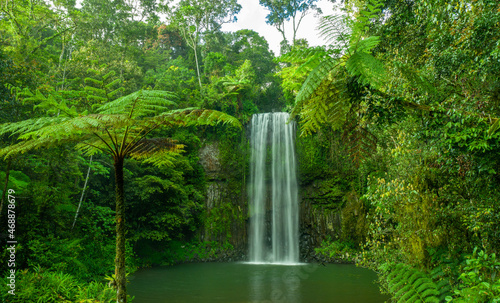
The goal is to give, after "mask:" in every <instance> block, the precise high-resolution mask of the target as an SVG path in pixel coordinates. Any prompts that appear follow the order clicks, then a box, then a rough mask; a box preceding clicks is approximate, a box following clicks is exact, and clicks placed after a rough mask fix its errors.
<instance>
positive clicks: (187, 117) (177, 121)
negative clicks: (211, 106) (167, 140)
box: [155, 107, 242, 128]
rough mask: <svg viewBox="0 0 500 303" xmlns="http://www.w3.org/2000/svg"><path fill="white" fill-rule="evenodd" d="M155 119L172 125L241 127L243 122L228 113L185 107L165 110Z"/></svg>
mask: <svg viewBox="0 0 500 303" xmlns="http://www.w3.org/2000/svg"><path fill="white" fill-rule="evenodd" d="M155 121H156V122H157V123H160V124H168V125H171V126H196V125H217V124H223V125H231V126H233V127H237V128H241V127H242V126H241V123H240V121H238V119H236V118H235V117H233V116H230V115H228V114H226V113H223V112H220V111H216V110H208V109H199V108H194V107H193V108H185V109H180V110H171V111H169V112H164V113H162V114H160V115H158V117H156V118H155Z"/></svg>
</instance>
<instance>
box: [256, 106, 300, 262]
mask: <svg viewBox="0 0 500 303" xmlns="http://www.w3.org/2000/svg"><path fill="white" fill-rule="evenodd" d="M288 119H289V115H288V113H266V114H256V115H253V117H252V121H251V136H250V145H251V158H250V184H249V191H248V192H249V204H250V205H249V206H250V231H249V254H250V262H255V263H267V262H270V263H286V264H288V263H297V262H299V233H298V228H299V211H298V193H297V175H296V166H297V165H296V159H295V147H294V136H295V123H294V122H290V123H287V122H288Z"/></svg>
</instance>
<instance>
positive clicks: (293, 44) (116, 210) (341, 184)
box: [0, 0, 500, 302]
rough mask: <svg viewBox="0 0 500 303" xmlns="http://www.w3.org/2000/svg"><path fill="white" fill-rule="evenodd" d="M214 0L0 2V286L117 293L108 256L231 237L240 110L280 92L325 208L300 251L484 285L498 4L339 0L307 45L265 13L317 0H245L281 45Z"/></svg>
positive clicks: (204, 246) (173, 254)
mask: <svg viewBox="0 0 500 303" xmlns="http://www.w3.org/2000/svg"><path fill="white" fill-rule="evenodd" d="M212 2H213V1H206V0H198V1H194V0H182V1H179V2H175V3H176V4H175V5H174V4H172V3H169V2H168V1H137V2H127V1H122V0H115V1H102V0H83V1H81V3H79V4H78V5H77V4H76V2H75V1H70V0H63V1H43V0H19V1H4V2H1V3H0V36H1V37H2V39H1V40H0V74H1V76H0V106H1V112H0V123H1V125H0V135H1V137H0V140H1V148H2V149H1V150H0V154H1V155H2V159H1V160H0V167H1V172H0V184H1V186H0V191H1V192H2V201H1V207H0V215H1V216H0V225H1V226H2V228H1V230H2V243H5V242H6V241H7V240H8V238H7V237H8V236H9V235H10V234H13V235H15V239H16V240H17V241H18V244H17V245H16V254H15V257H16V259H15V263H16V290H15V292H16V296H15V297H14V296H11V295H9V294H8V293H7V291H8V290H9V288H8V286H7V284H8V279H7V278H6V277H7V276H8V275H7V271H8V270H9V269H11V268H9V267H8V263H7V262H4V261H2V263H1V264H0V269H1V272H2V281H0V282H1V283H0V290H1V295H2V296H3V298H4V299H6V301H7V302H31V301H33V302H35V298H36V299H38V298H41V300H42V301H43V302H65V301H66V302H114V301H118V302H125V301H126V290H125V277H126V273H125V271H126V272H127V273H131V272H133V271H134V270H135V269H136V268H137V267H144V266H153V265H160V264H173V263H176V262H183V261H186V260H201V259H205V260H206V259H209V260H215V259H218V258H221V256H222V255H226V254H227V252H228V251H231V250H233V249H234V248H235V247H234V245H233V244H235V243H236V242H237V241H244V240H245V238H244V237H241V235H239V234H238V235H237V234H236V233H237V232H241V231H243V232H244V228H236V227H244V225H245V222H246V219H247V212H246V211H247V209H246V208H245V205H246V204H245V203H246V202H245V199H246V193H245V184H246V179H245V178H246V176H247V175H248V167H247V162H248V143H247V142H246V140H245V131H244V130H241V129H239V126H240V125H241V124H243V125H245V124H246V123H248V121H249V119H250V117H251V115H252V114H254V113H259V112H268V111H272V110H285V111H289V112H290V113H291V114H292V116H293V117H294V118H295V119H296V120H297V122H298V123H299V132H298V133H299V134H300V137H298V140H297V151H298V158H299V163H300V169H299V175H300V185H301V188H309V187H311V188H315V189H314V191H315V192H313V191H311V190H309V191H304V192H306V193H310V197H308V198H310V200H311V201H312V202H311V203H312V204H313V205H312V207H313V210H314V211H316V210H321V211H318V213H322V212H325V213H326V212H331V213H338V214H339V215H340V217H341V218H342V219H341V226H340V230H339V231H338V232H336V236H335V237H331V236H330V235H328V236H327V235H326V234H325V235H323V237H321V238H322V240H323V244H322V245H321V246H320V247H317V254H318V255H326V256H329V257H332V258H335V259H338V260H343V261H351V262H355V263H357V264H359V265H360V266H365V267H369V268H372V269H374V270H375V271H377V273H378V274H379V278H380V285H381V288H382V289H383V291H386V292H388V293H390V294H391V295H392V297H393V298H394V300H395V301H398V302H498V300H499V299H498V298H499V297H500V280H499V277H500V276H499V274H500V262H499V261H498V260H497V257H496V254H498V253H499V248H500V226H499V224H498V222H499V221H500V204H499V203H498V201H500V131H499V130H498V128H499V123H500V122H499V121H500V119H499V118H500V4H499V3H498V1H495V0H477V1H462V0H452V1H442V0H428V1H404V0H387V1H383V0H380V1H376V0H352V1H348V0H346V1H342V2H337V3H336V5H337V6H338V8H339V11H338V12H339V14H338V15H336V16H325V17H322V19H321V23H320V26H319V30H320V32H321V35H322V36H324V37H325V38H326V39H327V41H328V44H327V45H324V46H320V47H308V45H307V41H304V40H299V39H296V37H295V34H296V27H294V29H293V37H288V39H289V40H287V36H286V35H285V32H284V28H283V27H282V26H283V24H284V21H287V20H296V21H297V22H298V21H299V20H300V19H301V18H302V15H303V14H304V13H306V12H311V11H318V8H317V6H316V1H296V2H294V5H291V3H287V2H286V1H260V2H261V4H262V5H264V6H266V7H267V8H269V12H270V13H269V15H268V18H267V21H268V23H269V24H271V25H273V26H275V27H276V28H277V30H279V31H280V32H281V33H282V35H283V42H282V44H281V46H282V47H281V52H282V53H281V54H279V55H280V56H279V57H275V54H273V53H272V52H271V51H270V50H269V46H268V43H267V41H266V40H265V39H264V38H263V37H261V36H259V34H258V33H256V32H254V31H252V30H240V31H237V32H235V33H227V32H222V31H221V25H222V24H223V23H227V22H232V21H234V18H235V16H236V15H237V14H238V12H239V11H240V9H241V7H240V5H239V4H238V3H237V2H236V1H223V2H221V1H219V2H220V3H212ZM131 3H132V4H133V5H132V4H131ZM278 4H280V5H278ZM285 4H288V5H285ZM299 24H300V22H298V23H297V24H296V25H297V27H298V26H299ZM276 55H278V54H276ZM206 146H217V148H218V157H219V160H220V161H219V162H220V163H219V166H220V167H219V171H217V172H216V173H214V172H207V171H206V170H205V169H204V167H203V166H202V164H200V162H201V161H200V160H201V159H200V150H201V149H202V148H204V147H206ZM235 151H237V152H235ZM214 188H218V189H217V190H216V191H215V192H216V193H217V195H215V196H214V197H215V198H214V197H212V198H210V199H207V191H208V190H212V191H213V189H214ZM9 189H10V190H12V191H10V192H9ZM11 193H13V195H11V196H14V197H15V220H16V225H15V232H14V231H13V232H11V231H10V230H12V228H9V229H7V228H6V227H7V226H8V224H10V222H12V221H10V222H9V220H12V216H11V217H9V212H8V211H9V209H11V210H12V208H9V207H10V206H9V205H11V203H10V202H9V200H12V198H11V197H10V198H9V196H8V194H11ZM207 201H211V202H209V203H212V204H213V205H212V206H211V208H210V209H207V207H206V203H207ZM235 226H236V227H235ZM125 238H126V239H127V241H125ZM238 243H239V242H238ZM10 254H11V252H10V251H9V250H7V249H4V250H3V251H2V252H1V259H2V260H8V259H9V256H10ZM4 273H5V274H4ZM108 282H109V283H108ZM115 288H117V289H118V297H117V291H115Z"/></svg>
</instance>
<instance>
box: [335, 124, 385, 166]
mask: <svg viewBox="0 0 500 303" xmlns="http://www.w3.org/2000/svg"><path fill="white" fill-rule="evenodd" d="M345 125H346V126H345V127H344V133H343V135H342V138H343V140H344V143H345V144H346V146H347V148H348V152H349V155H350V156H351V159H352V161H353V162H354V164H355V165H356V166H357V167H358V166H359V164H360V163H361V161H362V160H363V159H365V158H367V157H368V156H369V155H372V154H373V153H374V152H375V151H376V150H377V137H376V136H375V135H373V134H372V133H371V132H370V131H368V130H367V129H366V128H365V127H362V126H361V125H359V124H357V121H356V120H354V119H353V120H350V121H347V122H346V124H345Z"/></svg>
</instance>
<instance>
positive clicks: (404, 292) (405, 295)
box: [380, 263, 440, 303]
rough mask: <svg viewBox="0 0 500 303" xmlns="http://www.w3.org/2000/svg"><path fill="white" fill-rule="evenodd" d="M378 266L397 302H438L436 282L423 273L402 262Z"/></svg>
mask: <svg viewBox="0 0 500 303" xmlns="http://www.w3.org/2000/svg"><path fill="white" fill-rule="evenodd" d="M380 268H381V269H382V270H383V277H384V278H385V280H386V282H387V285H388V290H389V292H390V293H391V294H392V296H393V299H394V300H395V301H397V302H398V303H405V302H409V303H413V302H422V303H423V302H426V303H427V302H428V303H432V302H436V303H437V302H440V299H439V295H440V293H439V291H438V288H437V286H436V284H434V282H433V281H432V279H430V278H429V277H428V276H427V275H426V274H425V273H423V272H421V271H419V270H417V269H414V268H412V267H410V266H408V265H406V264H402V263H400V264H398V265H396V266H395V267H390V266H381V267H380Z"/></svg>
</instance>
